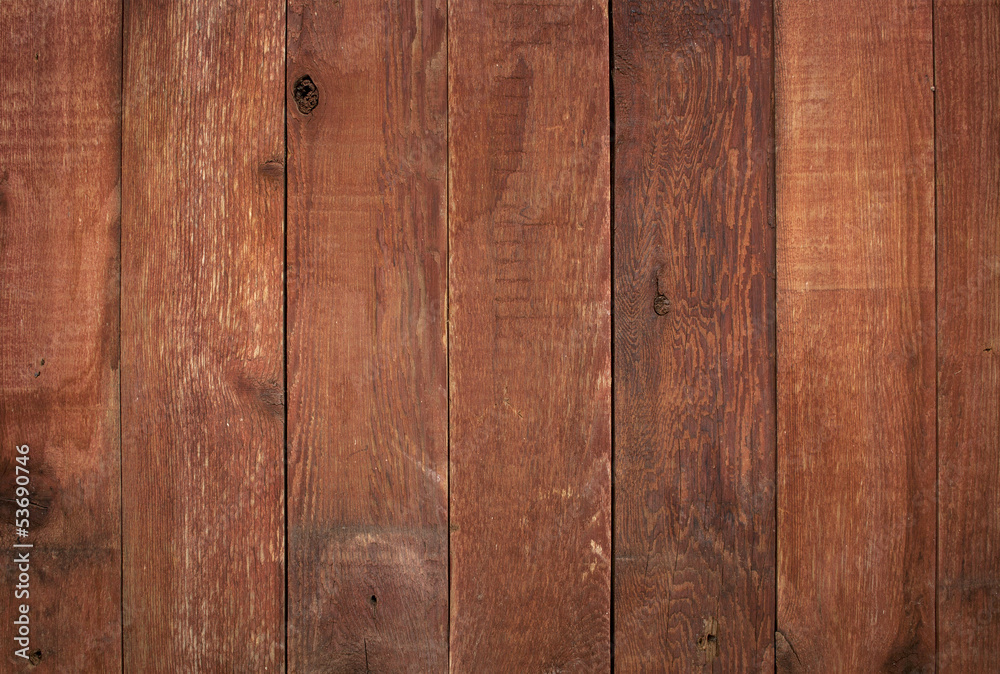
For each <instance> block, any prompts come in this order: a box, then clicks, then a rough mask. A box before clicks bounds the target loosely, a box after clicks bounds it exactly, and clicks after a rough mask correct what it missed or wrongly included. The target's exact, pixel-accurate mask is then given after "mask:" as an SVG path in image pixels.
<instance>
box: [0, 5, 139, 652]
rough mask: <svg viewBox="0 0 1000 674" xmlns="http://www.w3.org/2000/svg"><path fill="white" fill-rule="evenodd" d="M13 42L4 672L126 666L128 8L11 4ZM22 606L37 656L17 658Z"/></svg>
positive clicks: (2, 292)
mask: <svg viewBox="0 0 1000 674" xmlns="http://www.w3.org/2000/svg"><path fill="white" fill-rule="evenodd" d="M0 33H2V34H3V36H4V39H3V42H2V44H0V72H2V73H3V74H2V75H0V317H2V321H0V443H2V444H0V493H2V498H3V507H2V508H0V517H2V523H3V536H2V537H0V543H2V545H3V548H4V562H3V574H2V575H3V577H4V579H5V585H4V589H3V592H2V595H3V601H2V602H0V610H2V615H3V620H4V623H5V625H4V628H3V634H4V639H3V643H4V653H3V656H2V658H0V659H2V661H3V662H6V663H7V665H5V667H4V671H21V670H28V669H32V670H33V671H40V672H41V671H45V672H71V671H116V670H118V669H120V668H121V592H120V588H121V560H120V555H121V547H120V540H121V539H120V520H119V514H120V509H119V508H120V503H119V482H120V475H119V468H120V465H119V451H118V450H119V424H118V297H119V295H118V289H119V287H118V260H119V258H118V254H119V248H118V226H119V215H120V211H119V203H120V201H119V160H120V154H119V147H120V146H119V133H120V123H119V120H120V118H121V113H120V110H121V108H120V91H121V85H120V79H121V37H120V36H121V9H120V4H119V3H118V2H117V1H115V2H108V1H105V0H100V1H96V2H50V1H43V2H36V1H26V0H7V1H5V2H3V3H2V4H0ZM22 445H27V446H28V447H29V448H30V449H29V450H28V457H29V458H28V460H27V462H26V465H24V464H19V463H17V462H16V461H15V459H16V457H18V456H21V454H19V453H18V452H17V450H16V447H19V446H22ZM18 469H21V471H22V472H21V473H20V474H21V475H22V476H24V472H23V471H24V470H25V469H26V470H27V477H28V478H29V486H28V489H29V491H30V496H29V497H27V498H30V503H31V505H30V506H29V507H28V508H27V510H28V511H29V514H28V517H27V519H28V521H29V526H28V527H27V529H28V536H27V537H24V538H15V537H14V536H15V533H14V529H13V528H12V527H13V525H14V522H15V515H17V519H24V517H23V514H21V513H16V510H20V508H19V507H18V506H17V505H16V503H15V499H16V498H17V494H16V491H15V490H16V488H17V485H16V478H17V476H18V475H17V471H18ZM15 542H20V543H28V544H31V545H33V546H34V547H33V548H31V549H29V550H25V549H19V550H13V549H12V548H11V545H13V544H14V543H15ZM23 552H29V553H30V556H29V569H28V571H27V573H28V576H29V580H28V582H27V583H24V582H23V579H20V578H19V575H20V572H21V571H23V569H19V568H18V566H17V565H15V563H14V557H15V555H16V553H23ZM18 585H25V586H26V587H23V588H21V589H20V590H16V586H18ZM15 591H18V592H19V593H20V596H18V597H15ZM25 592H26V594H25ZM21 605H26V606H28V607H29V609H28V617H29V620H30V625H29V627H30V635H29V639H30V648H29V650H28V652H27V653H25V654H27V655H29V656H30V659H24V658H23V657H20V656H17V655H15V649H20V648H21V645H20V644H16V643H15V642H14V640H13V637H14V636H15V634H16V633H15V630H16V629H17V628H16V627H15V626H14V624H13V621H14V619H15V617H16V616H18V615H19V607H20V606H21ZM32 665H37V666H36V667H33V666H32Z"/></svg>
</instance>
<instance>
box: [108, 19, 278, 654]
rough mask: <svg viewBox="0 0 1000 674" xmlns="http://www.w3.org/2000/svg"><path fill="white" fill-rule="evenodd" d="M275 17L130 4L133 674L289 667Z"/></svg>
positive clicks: (127, 430)
mask: <svg viewBox="0 0 1000 674" xmlns="http://www.w3.org/2000/svg"><path fill="white" fill-rule="evenodd" d="M284 9H285V6H284V2H280V1H277V0H268V1H267V2H250V1H249V0H242V1H236V2H222V1H221V0H198V1H197V2H153V1H148V0H129V1H128V2H126V6H125V78H124V81H125V86H124V104H125V116H124V142H123V175H124V179H123V222H122V306H123V314H122V362H123V366H124V367H123V373H122V413H123V416H122V423H123V428H122V442H123V446H122V471H123V478H124V485H125V488H124V498H123V504H124V517H123V520H124V543H123V549H124V552H123V555H124V612H125V614H124V621H125V654H124V655H125V669H126V670H127V671H144V672H145V671H150V672H152V671H165V672H177V671H210V670H211V671H216V670H217V671H247V672H249V671H253V672H263V671H278V670H279V669H281V668H282V667H283V661H284V629H285V628H284V505H283V501H284V449H283V445H284V442H283V436H284V429H283V425H284V421H283V419H284V407H283V391H282V389H283V363H284V358H283V351H284V348H283V342H284V338H283V332H284V329H283V317H282V312H283V309H282V307H283V303H284V302H283V294H284V293H283V282H282V260H283V250H282V249H283V224H282V221H283V205H284V178H283V175H284V171H283V162H284V113H283V108H282V101H283V97H282V87H283V82H284V40H285V30H284Z"/></svg>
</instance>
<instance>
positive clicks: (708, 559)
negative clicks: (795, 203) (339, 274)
mask: <svg viewBox="0 0 1000 674" xmlns="http://www.w3.org/2000/svg"><path fill="white" fill-rule="evenodd" d="M613 19H614V40H615V44H614V50H615V58H614V64H615V71H614V92H615V263H614V270H615V275H614V278H615V665H616V667H620V668H622V670H623V671H629V672H662V671H678V672H688V671H695V670H700V668H702V667H706V668H720V669H721V671H733V672H750V671H763V670H765V669H770V668H772V667H773V658H774V651H773V647H772V645H773V639H774V442H775V436H774V422H775V410H774V229H773V226H772V223H771V222H770V218H771V216H772V208H773V203H774V202H773V193H772V187H771V185H772V166H771V157H772V150H773V138H772V114H771V52H772V45H771V2H770V0H751V1H749V2H743V3H732V2H715V1H709V2H679V3H661V2H652V1H633V2H626V1H624V0H623V1H621V2H616V3H615V5H614V16H613Z"/></svg>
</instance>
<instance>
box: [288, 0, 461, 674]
mask: <svg viewBox="0 0 1000 674" xmlns="http://www.w3.org/2000/svg"><path fill="white" fill-rule="evenodd" d="M444 8H445V3H444V1H443V0H417V1H415V2H399V3H388V4H387V3H383V2H379V1H376V0H366V1H365V2H357V3H340V4H331V3H327V2H318V1H315V0H302V1H293V2H292V3H291V4H290V5H289V17H288V22H289V41H288V49H289V52H288V54H289V61H288V70H287V82H288V92H287V93H288V96H289V108H288V111H289V112H288V151H289V159H288V171H289V172H288V228H289V229H288V233H289V248H288V316H289V335H288V353H289V360H288V368H289V369H288V382H289V394H290V396H289V409H288V414H289V416H288V438H289V449H288V451H289V456H288V459H289V522H288V526H289V533H288V537H289V538H288V541H289V584H288V592H289V667H290V669H292V670H294V671H310V672H311V671H338V672H339V671H359V672H360V671H384V672H404V671H410V672H435V671H437V672H441V671H446V670H447V668H448V641H447V635H448V580H447V579H448V529H447V525H448V483H447V476H448V466H447V461H448V444H447V433H448V397H447V377H448V370H447V344H446V341H445V333H446V318H447V228H446V210H445V208H446V203H445V199H446V183H445V176H446V162H447V150H446V147H447V146H446V142H447V141H446V133H447V129H446V114H447V80H446V61H445V57H446V45H445V30H446V20H447V17H446V14H445V9H444Z"/></svg>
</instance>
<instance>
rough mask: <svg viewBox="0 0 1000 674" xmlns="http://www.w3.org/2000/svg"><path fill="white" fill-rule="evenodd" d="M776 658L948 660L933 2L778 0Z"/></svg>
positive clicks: (817, 662) (887, 662)
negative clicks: (938, 492) (940, 513)
mask: <svg viewBox="0 0 1000 674" xmlns="http://www.w3.org/2000/svg"><path fill="white" fill-rule="evenodd" d="M776 11H777V17H776V18H777V26H776V30H777V38H778V41H777V45H778V46H777V70H776V87H777V89H776V95H777V101H776V105H777V125H776V139H777V165H776V195H777V232H778V234H777V255H778V290H777V292H778V296H777V310H778V314H777V318H778V322H777V323H778V630H779V631H778V634H777V636H776V647H777V653H776V657H777V664H778V669H779V670H780V671H868V670H875V669H879V670H883V671H917V670H929V669H931V668H933V663H934V575H935V560H934V558H935V533H934V532H935V503H934V496H935V423H934V408H935V377H934V368H935V344H934V324H935V319H934V311H935V309H934V176H933V162H934V147H933V134H934V130H933V102H932V95H933V92H932V86H933V65H932V34H931V33H932V28H931V2H930V0H908V1H907V2H895V1H894V0H893V1H890V0H845V1H844V2H836V3H815V2H807V1H805V0H779V1H778V2H777V5H776Z"/></svg>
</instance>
